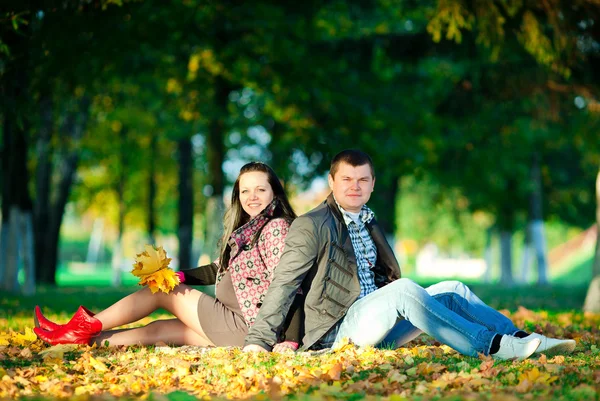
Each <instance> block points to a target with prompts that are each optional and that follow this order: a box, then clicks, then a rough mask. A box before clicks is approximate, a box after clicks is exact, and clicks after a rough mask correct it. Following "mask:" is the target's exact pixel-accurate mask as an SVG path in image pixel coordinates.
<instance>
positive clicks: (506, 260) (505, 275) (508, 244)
mask: <svg viewBox="0 0 600 401" xmlns="http://www.w3.org/2000/svg"><path fill="white" fill-rule="evenodd" d="M500 282H501V283H502V284H504V285H507V286H510V285H513V284H514V280H513V275H512V232H511V231H507V230H502V231H500Z"/></svg>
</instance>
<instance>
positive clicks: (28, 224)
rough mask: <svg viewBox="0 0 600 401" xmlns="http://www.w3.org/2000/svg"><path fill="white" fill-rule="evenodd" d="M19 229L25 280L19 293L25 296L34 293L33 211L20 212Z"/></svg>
mask: <svg viewBox="0 0 600 401" xmlns="http://www.w3.org/2000/svg"><path fill="white" fill-rule="evenodd" d="M20 217H21V218H20V221H19V225H20V228H19V231H20V232H21V247H20V253H21V259H22V261H23V270H24V272H25V281H24V283H23V287H22V288H21V293H22V294H23V295H26V296H31V295H34V294H35V259H34V253H33V247H34V243H33V211H29V212H24V213H21V216H20Z"/></svg>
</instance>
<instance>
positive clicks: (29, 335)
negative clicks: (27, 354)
mask: <svg viewBox="0 0 600 401" xmlns="http://www.w3.org/2000/svg"><path fill="white" fill-rule="evenodd" d="M12 337H13V338H12V343H13V345H22V346H26V345H29V344H31V343H32V342H35V341H36V340H37V336H36V335H35V333H34V332H33V330H32V329H31V328H30V327H26V328H25V333H23V334H21V333H15V334H13V336H12Z"/></svg>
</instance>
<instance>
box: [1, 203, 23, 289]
mask: <svg viewBox="0 0 600 401" xmlns="http://www.w3.org/2000/svg"><path fill="white" fill-rule="evenodd" d="M20 217H21V211H20V210H19V208H18V207H17V206H12V207H11V208H10V212H9V218H8V220H9V222H8V227H9V228H8V230H9V231H8V249H7V251H8V252H7V255H6V270H5V272H4V278H3V280H2V289H3V290H4V291H8V292H12V293H18V292H19V282H18V280H17V276H18V273H19V265H20V263H19V240H20V237H21V233H20V232H19V228H20V227H19V219H20Z"/></svg>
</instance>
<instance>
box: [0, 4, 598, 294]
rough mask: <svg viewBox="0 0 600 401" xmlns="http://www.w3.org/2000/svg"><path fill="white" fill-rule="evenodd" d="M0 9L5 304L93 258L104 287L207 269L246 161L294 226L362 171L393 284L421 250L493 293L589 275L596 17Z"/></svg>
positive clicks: (574, 10)
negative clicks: (351, 159)
mask: <svg viewBox="0 0 600 401" xmlns="http://www.w3.org/2000/svg"><path fill="white" fill-rule="evenodd" d="M0 13H1V14H0V56H1V61H0V91H1V93H2V99H1V105H2V107H1V108H0V118H1V122H2V128H1V130H2V137H1V138H2V139H1V142H0V144H1V147H2V177H1V183H2V193H1V199H2V232H1V236H0V282H2V287H3V289H5V290H18V289H19V288H22V290H23V291H25V292H26V293H32V292H33V291H34V289H35V283H38V284H40V283H44V284H54V283H56V281H57V277H59V276H60V272H61V271H72V270H69V269H75V268H76V267H77V266H78V268H80V269H87V268H89V266H90V265H95V264H98V263H101V264H102V263H105V264H108V265H110V266H111V267H112V269H113V270H112V271H113V273H111V274H110V275H111V277H112V281H113V283H114V284H115V285H119V284H121V283H122V279H121V272H122V271H123V266H127V265H128V264H129V263H130V259H131V254H132V252H135V251H136V250H139V249H141V245H142V244H143V243H146V242H151V243H161V244H164V245H165V248H166V249H167V250H169V251H170V254H171V256H174V255H175V254H176V261H177V264H178V267H179V268H189V267H193V266H195V265H196V264H197V263H199V259H200V260H201V261H203V262H205V261H210V260H211V259H213V258H214V257H215V256H216V254H215V251H216V248H217V240H218V238H219V234H220V229H221V227H220V224H221V217H222V213H223V211H224V205H225V204H226V202H227V193H228V191H229V185H230V184H231V182H232V180H233V179H234V178H235V176H236V175H237V171H238V169H239V167H240V166H241V165H242V164H243V163H244V162H246V161H249V160H253V159H259V160H263V161H265V162H267V163H270V164H271V165H272V166H273V167H274V169H275V170H276V171H277V172H278V174H279V175H280V177H281V178H282V179H283V180H284V183H285V186H286V189H287V190H288V191H289V193H290V194H291V195H294V197H295V202H296V205H297V208H298V211H300V212H303V211H306V210H307V209H309V208H311V207H313V206H315V205H316V204H317V203H318V202H319V200H320V199H321V198H322V197H323V195H324V192H319V183H320V184H321V188H322V183H323V177H324V174H326V172H327V169H328V162H329V160H330V158H331V157H332V156H333V155H334V154H335V153H337V152H338V151H340V150H342V149H344V148H350V147H353V148H361V149H363V150H365V151H367V152H369V153H370V154H371V155H372V157H373V158H374V162H375V165H376V173H377V186H376V193H375V196H373V198H372V200H371V202H370V205H371V206H372V207H373V209H374V210H375V211H376V213H377V215H378V220H379V221H380V222H382V224H383V227H384V229H385V231H386V233H387V234H388V237H389V238H390V240H392V241H393V242H394V243H395V244H396V250H397V253H398V256H399V258H400V259H402V261H403V264H404V270H405V271H406V272H407V273H409V274H410V273H411V271H413V270H414V269H415V263H416V262H415V260H416V259H415V258H416V254H417V253H418V252H419V251H420V250H421V249H423V247H424V246H425V245H426V244H427V243H435V244H436V246H437V247H438V249H439V250H440V252H441V253H443V254H445V255H447V256H448V257H449V258H457V257H461V258H463V257H468V258H470V259H473V258H480V259H483V258H487V266H488V269H487V272H486V273H485V275H484V276H482V277H487V278H490V277H491V278H493V279H499V280H500V281H501V282H503V283H505V284H507V285H512V284H514V283H519V282H529V281H531V280H535V282H537V283H538V284H540V285H547V284H548V283H549V282H550V280H551V279H552V277H553V276H555V275H556V274H555V273H553V271H554V272H556V271H558V270H560V269H559V268H558V267H557V266H558V265H559V264H560V263H558V261H563V260H565V258H566V256H565V255H567V256H572V259H573V258H575V259H576V260H577V261H580V260H583V261H584V262H585V263H584V265H585V266H586V267H585V269H587V273H585V274H586V275H585V277H586V278H585V279H584V280H587V281H590V279H591V277H592V275H595V276H597V275H598V274H599V273H600V272H599V268H598V267H596V268H594V270H593V273H592V268H593V266H594V265H595V266H599V265H600V261H599V256H598V253H599V251H598V250H596V252H595V254H596V256H595V260H596V262H595V264H593V263H592V258H593V251H592V252H588V251H586V252H587V253H585V252H584V251H581V250H582V249H583V248H585V247H583V246H582V245H581V243H582V241H583V239H581V240H578V239H577V238H588V237H589V236H586V235H585V233H587V232H588V231H586V230H588V229H590V227H592V228H591V230H592V231H593V230H596V231H597V227H598V226H600V220H599V219H600V217H598V212H597V211H596V210H597V208H598V207H600V206H597V201H596V197H597V195H596V189H595V182H596V177H597V175H598V171H599V169H600V140H599V135H598V133H599V124H600V119H599V116H600V103H599V98H598V83H599V76H598V74H599V72H598V71H600V65H599V60H600V57H599V55H600V43H599V38H600V31H599V30H600V27H599V24H600V22H599V21H598V20H599V18H600V6H599V5H598V4H597V2H595V1H592V0H577V1H574V2H568V3H566V2H565V3H562V2H541V3H540V2H536V1H533V0H531V1H527V0H525V1H523V0H514V1H513V0H508V1H502V2H468V1H464V0H436V1H425V2H412V1H405V0H404V1H402V0H378V1H375V2H368V3H365V2H353V1H327V2H313V1H308V2H304V3H302V4H284V3H281V2H275V1H249V2H238V1H217V2H205V1H195V0H178V1H173V2H171V3H169V5H168V6H166V5H165V4H164V3H161V2H158V1H155V0H142V1H127V0H122V1H116V0H62V1H58V0H54V1H45V2H36V1H27V2H22V1H7V2H4V3H3V6H2V8H0ZM307 194H308V195H307ZM311 194H312V195H311ZM311 196H312V197H311ZM595 216H596V217H595ZM593 227H596V228H593ZM582 233H583V234H582ZM569 241H571V242H569ZM577 241H579V242H577ZM560 246H562V248H561V247H560ZM588 248H589V246H588ZM588 248H585V249H588ZM81 249H83V250H84V252H83V253H84V254H85V256H84V257H82V256H81V253H82V252H81ZM596 249H598V246H597V247H596ZM77 250H79V251H77ZM549 250H550V251H551V252H550V253H549V252H548V251H549ZM578 250H580V251H578ZM553 252H554V253H553ZM75 254H79V255H80V256H77V257H74V256H72V255H75ZM496 254H497V257H496V256H494V255H496ZM486 255H487V256H486ZM549 255H550V256H549ZM552 255H554V256H552ZM581 255H584V256H581ZM577 258H579V259H577ZM75 259H78V260H75ZM575 259H573V260H575ZM496 260H498V261H499V263H498V265H499V266H500V269H499V270H498V271H496V270H492V269H491V266H495V265H496ZM71 262H73V263H71ZM76 262H86V263H79V265H77V263H76ZM586 263H587V264H586ZM532 265H535V266H536V267H537V269H536V270H535V272H536V274H535V275H534V274H532V273H533V272H532V270H531V269H530V266H532ZM571 265H577V263H575V262H573V263H571ZM106 267H107V266H106ZM19 269H21V270H22V271H23V272H24V273H20V274H21V278H19V277H18V274H17V272H18V270H19ZM574 271H575V270H574ZM576 271H577V272H579V270H576ZM34 272H35V273H34ZM19 280H20V281H19ZM59 281H60V280H59Z"/></svg>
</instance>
